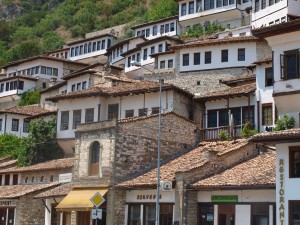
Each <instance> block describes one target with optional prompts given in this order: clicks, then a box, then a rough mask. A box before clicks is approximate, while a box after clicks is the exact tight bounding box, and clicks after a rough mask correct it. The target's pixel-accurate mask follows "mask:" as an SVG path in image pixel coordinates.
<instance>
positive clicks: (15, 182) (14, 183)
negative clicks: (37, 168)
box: [13, 174, 18, 185]
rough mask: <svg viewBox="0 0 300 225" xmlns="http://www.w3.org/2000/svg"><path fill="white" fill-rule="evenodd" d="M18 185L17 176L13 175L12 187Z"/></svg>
mask: <svg viewBox="0 0 300 225" xmlns="http://www.w3.org/2000/svg"><path fill="white" fill-rule="evenodd" d="M17 184H18V174H14V175H13V185H17Z"/></svg>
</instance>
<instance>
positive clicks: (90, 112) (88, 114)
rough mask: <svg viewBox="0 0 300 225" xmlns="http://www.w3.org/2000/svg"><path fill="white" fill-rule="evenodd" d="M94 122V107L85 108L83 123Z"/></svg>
mask: <svg viewBox="0 0 300 225" xmlns="http://www.w3.org/2000/svg"><path fill="white" fill-rule="evenodd" d="M92 122H94V109H93V108H90V109H86V110H85V123H92Z"/></svg>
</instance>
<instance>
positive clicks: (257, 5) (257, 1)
mask: <svg viewBox="0 0 300 225" xmlns="http://www.w3.org/2000/svg"><path fill="white" fill-rule="evenodd" d="M254 7H255V8H254V10H255V12H258V11H259V0H255V2H254Z"/></svg>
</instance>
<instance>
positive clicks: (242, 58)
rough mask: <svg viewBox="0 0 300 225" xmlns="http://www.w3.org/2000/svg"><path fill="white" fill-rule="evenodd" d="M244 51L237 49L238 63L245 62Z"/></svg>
mask: <svg viewBox="0 0 300 225" xmlns="http://www.w3.org/2000/svg"><path fill="white" fill-rule="evenodd" d="M245 55H246V50H245V49H244V48H239V49H238V61H245V58H246V56H245Z"/></svg>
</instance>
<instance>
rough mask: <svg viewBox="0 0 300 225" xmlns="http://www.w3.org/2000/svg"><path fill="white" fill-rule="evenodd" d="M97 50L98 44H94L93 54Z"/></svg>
mask: <svg viewBox="0 0 300 225" xmlns="http://www.w3.org/2000/svg"><path fill="white" fill-rule="evenodd" d="M96 50H97V43H96V42H93V52H95V51H96Z"/></svg>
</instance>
